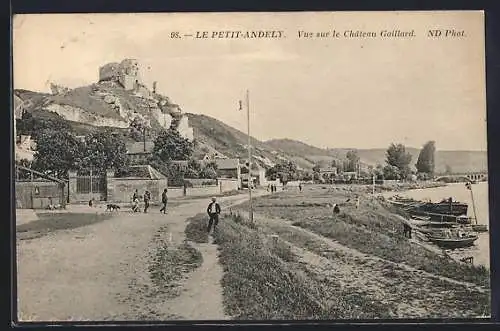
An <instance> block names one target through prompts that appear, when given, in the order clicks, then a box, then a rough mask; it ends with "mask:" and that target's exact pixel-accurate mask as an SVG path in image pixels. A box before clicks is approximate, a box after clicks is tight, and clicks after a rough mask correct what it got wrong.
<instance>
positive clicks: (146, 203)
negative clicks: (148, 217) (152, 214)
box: [144, 190, 151, 213]
mask: <svg viewBox="0 0 500 331" xmlns="http://www.w3.org/2000/svg"><path fill="white" fill-rule="evenodd" d="M149 201H151V193H149V191H148V190H146V192H144V212H145V213H147V212H148V208H149Z"/></svg>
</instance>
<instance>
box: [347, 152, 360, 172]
mask: <svg viewBox="0 0 500 331" xmlns="http://www.w3.org/2000/svg"><path fill="white" fill-rule="evenodd" d="M346 158H347V161H348V163H347V171H356V169H358V164H359V156H358V153H357V152H356V151H355V150H350V151H348V152H347V154H346Z"/></svg>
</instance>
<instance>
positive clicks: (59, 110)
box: [45, 103, 129, 128]
mask: <svg viewBox="0 0 500 331" xmlns="http://www.w3.org/2000/svg"><path fill="white" fill-rule="evenodd" d="M45 110H47V111H51V112H54V113H56V114H59V115H60V116H62V117H63V118H65V119H66V120H68V121H74V122H82V123H86V124H90V125H93V126H109V127H115V128H128V127H129V122H128V121H126V120H118V119H114V118H109V117H104V116H99V115H96V114H92V113H89V112H87V111H85V110H83V109H81V108H77V107H73V106H68V105H60V104H56V103H52V104H50V105H48V106H46V107H45Z"/></svg>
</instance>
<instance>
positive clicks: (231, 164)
mask: <svg viewBox="0 0 500 331" xmlns="http://www.w3.org/2000/svg"><path fill="white" fill-rule="evenodd" d="M214 162H215V164H216V165H217V177H219V178H234V179H238V180H239V179H240V178H241V166H240V160H239V159H215V160H214Z"/></svg>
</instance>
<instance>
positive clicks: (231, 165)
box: [214, 159, 240, 169]
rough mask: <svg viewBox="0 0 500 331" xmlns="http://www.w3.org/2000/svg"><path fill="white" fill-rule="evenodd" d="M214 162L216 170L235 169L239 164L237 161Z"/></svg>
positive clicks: (217, 160)
mask: <svg viewBox="0 0 500 331" xmlns="http://www.w3.org/2000/svg"><path fill="white" fill-rule="evenodd" d="M214 161H215V164H217V169H237V168H238V166H239V164H240V160H238V159H215V160H214Z"/></svg>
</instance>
